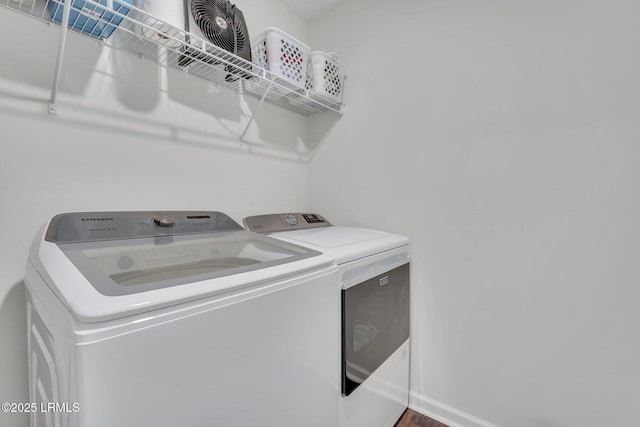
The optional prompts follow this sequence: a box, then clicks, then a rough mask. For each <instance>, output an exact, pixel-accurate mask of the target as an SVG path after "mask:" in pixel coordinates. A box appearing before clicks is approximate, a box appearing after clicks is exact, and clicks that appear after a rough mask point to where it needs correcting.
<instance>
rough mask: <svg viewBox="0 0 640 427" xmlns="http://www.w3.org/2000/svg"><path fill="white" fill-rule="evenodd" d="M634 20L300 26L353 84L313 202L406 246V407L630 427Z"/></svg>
mask: <svg viewBox="0 0 640 427" xmlns="http://www.w3.org/2000/svg"><path fill="white" fill-rule="evenodd" d="M639 16H640V3H638V2H635V1H628V0H614V1H611V2H602V1H596V0H587V1H584V0H581V1H578V0H564V1H547V0H544V1H529V2H523V1H520V2H514V1H508V0H484V1H468V0H467V1H465V0H455V1H451V0H429V1H424V0H404V1H400V2H391V3H389V2H386V1H381V0H350V1H347V2H346V3H345V4H344V5H342V6H341V7H339V8H338V9H336V10H334V11H333V12H330V13H329V14H327V15H325V16H323V17H321V18H319V19H317V20H315V21H313V22H312V24H311V27H310V30H309V31H310V42H311V44H312V46H314V48H316V49H326V50H336V51H337V52H338V53H339V54H340V56H341V58H342V59H343V60H344V62H345V63H346V64H347V66H348V74H349V78H348V79H347V87H346V104H347V112H346V115H345V117H344V118H343V120H342V121H341V122H340V123H338V125H337V126H336V128H335V129H334V131H333V132H332V133H331V134H330V135H329V137H328V138H327V140H326V142H325V143H324V145H323V146H322V147H321V149H320V150H319V151H318V153H317V155H316V156H315V157H314V159H313V161H312V163H311V178H310V184H311V187H310V188H311V193H310V205H311V208H312V209H313V210H317V211H319V212H321V213H322V214H324V215H326V216H327V217H328V218H330V219H331V220H333V221H334V222H336V223H341V224H352V225H359V226H368V227H373V228H380V229H385V230H388V231H393V232H398V233H404V234H406V235H408V236H410V237H411V239H412V241H413V249H412V251H413V264H412V279H413V283H412V286H413V288H412V289H413V295H412V296H413V306H412V331H413V337H414V341H413V343H414V347H413V356H414V359H413V364H412V377H411V380H412V390H413V395H412V405H413V406H414V407H416V408H418V409H421V410H423V411H427V412H431V413H433V414H436V415H439V416H440V418H442V419H445V418H448V419H449V421H454V422H458V423H460V424H462V425H483V424H484V425H488V424H489V423H492V424H496V425H500V426H505V427H507V426H508V427H514V426H515V427H560V426H563V427H567V426H575V427H582V426H599V425H606V426H631V425H640V413H638V412H637V409H636V408H637V404H636V402H635V400H636V397H637V388H638V384H640V370H638V369H637V361H638V359H639V357H640V343H639V341H638V338H637V333H636V325H638V324H639V323H640V311H639V310H638V302H639V301H640V287H639V286H638V278H640V262H638V259H640V220H639V218H640V168H639V167H638V164H640V144H639V142H640V121H638V113H639V112H640V92H639V91H638V87H639V86H640V55H639V54H640V51H639V49H638V46H639V44H638V40H640V26H638V25H637V22H638V17H639ZM337 46H339V47H337ZM458 411H460V412H458ZM473 417H478V418H479V419H474V418H473ZM482 420H484V422H483V421H482Z"/></svg>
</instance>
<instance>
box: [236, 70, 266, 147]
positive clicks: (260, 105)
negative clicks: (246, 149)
mask: <svg viewBox="0 0 640 427" xmlns="http://www.w3.org/2000/svg"><path fill="white" fill-rule="evenodd" d="M272 87H273V80H271V81H270V82H269V86H267V90H265V91H264V95H262V98H260V102H258V106H257V107H256V109H255V110H253V112H252V113H251V118H250V119H249V122H248V123H247V125H246V126H245V128H244V131H243V132H242V135H240V142H246V141H245V140H244V137H245V135H246V134H247V131H248V130H249V126H251V123H253V120H254V119H255V117H256V114H257V113H258V111H260V108H262V104H264V100H265V99H266V98H267V95H269V92H270V91H271V88H272Z"/></svg>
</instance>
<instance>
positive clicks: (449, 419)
mask: <svg viewBox="0 0 640 427" xmlns="http://www.w3.org/2000/svg"><path fill="white" fill-rule="evenodd" d="M409 408H411V409H413V410H414V411H416V412H419V413H421V414H423V415H426V416H428V417H430V418H433V419H434V420H436V421H439V422H441V423H443V424H446V425H448V426H449V427H498V426H497V425H495V424H492V423H490V422H489V421H485V420H483V419H480V418H478V417H475V416H473V415H471V414H467V413H466V412H463V411H460V410H458V409H456V408H453V407H451V406H449V405H445V404H444V403H442V402H438V401H437V400H434V399H430V398H428V397H427V396H424V395H421V394H418V393H415V392H411V393H410V395H409Z"/></svg>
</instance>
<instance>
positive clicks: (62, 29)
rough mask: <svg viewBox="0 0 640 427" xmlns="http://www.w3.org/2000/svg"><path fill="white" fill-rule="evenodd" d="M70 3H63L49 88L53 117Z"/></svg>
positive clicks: (67, 27) (50, 110) (50, 108)
mask: <svg viewBox="0 0 640 427" xmlns="http://www.w3.org/2000/svg"><path fill="white" fill-rule="evenodd" d="M71 3H72V2H71V1H65V2H64V5H63V10H62V23H61V24H60V25H61V27H60V42H59V44H58V57H57V58H56V69H55V73H54V75H53V85H52V86H51V99H50V100H49V114H53V115H56V114H58V110H57V108H56V99H57V97H58V87H59V86H60V75H61V72H62V61H63V59H64V49H65V45H66V44H67V33H68V30H69V16H70V14H71Z"/></svg>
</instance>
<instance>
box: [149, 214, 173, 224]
mask: <svg viewBox="0 0 640 427" xmlns="http://www.w3.org/2000/svg"><path fill="white" fill-rule="evenodd" d="M153 223H154V224H155V225H157V226H160V227H171V226H173V225H175V223H176V219H175V218H174V217H172V216H170V215H156V216H154V217H153Z"/></svg>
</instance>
